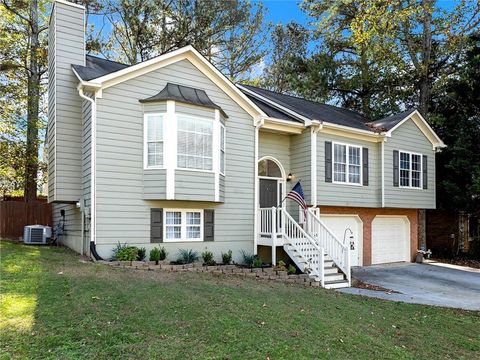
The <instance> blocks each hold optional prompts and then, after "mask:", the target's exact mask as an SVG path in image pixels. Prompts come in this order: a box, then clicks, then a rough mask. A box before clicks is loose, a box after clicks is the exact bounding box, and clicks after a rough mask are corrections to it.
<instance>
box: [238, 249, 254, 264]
mask: <svg viewBox="0 0 480 360" xmlns="http://www.w3.org/2000/svg"><path fill="white" fill-rule="evenodd" d="M241 254H242V263H243V265H246V266H253V262H254V261H255V259H256V256H255V255H253V254H251V253H247V252H245V251H243V250H242V251H241Z"/></svg>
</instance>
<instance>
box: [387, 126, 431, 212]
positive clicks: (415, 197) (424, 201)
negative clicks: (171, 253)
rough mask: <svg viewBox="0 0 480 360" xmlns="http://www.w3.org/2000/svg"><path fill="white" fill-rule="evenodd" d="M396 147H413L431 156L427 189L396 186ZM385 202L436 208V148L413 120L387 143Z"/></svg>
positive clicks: (418, 207) (396, 132) (410, 148)
mask: <svg viewBox="0 0 480 360" xmlns="http://www.w3.org/2000/svg"><path fill="white" fill-rule="evenodd" d="M393 150H399V151H410V152H414V153H419V154H422V155H427V157H428V160H427V162H428V189H408V188H401V187H394V186H393ZM385 206H386V207H394V208H417V209H435V206H436V204H435V151H434V150H433V147H432V144H431V143H430V141H429V140H428V139H427V138H426V137H425V135H423V133H422V132H421V131H420V129H419V128H418V127H417V125H415V123H414V122H413V120H407V121H406V122H405V123H403V124H402V125H401V126H400V127H399V128H398V129H396V130H394V131H393V133H392V137H391V138H388V139H387V142H386V143H385Z"/></svg>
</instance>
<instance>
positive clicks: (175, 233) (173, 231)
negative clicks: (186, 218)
mask: <svg viewBox="0 0 480 360" xmlns="http://www.w3.org/2000/svg"><path fill="white" fill-rule="evenodd" d="M165 232H166V234H165V236H166V238H167V239H181V238H182V227H181V226H166V231H165Z"/></svg>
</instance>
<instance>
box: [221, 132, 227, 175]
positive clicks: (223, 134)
mask: <svg viewBox="0 0 480 360" xmlns="http://www.w3.org/2000/svg"><path fill="white" fill-rule="evenodd" d="M225 135H226V133H225V126H224V125H220V174H222V175H225V145H226V136H225Z"/></svg>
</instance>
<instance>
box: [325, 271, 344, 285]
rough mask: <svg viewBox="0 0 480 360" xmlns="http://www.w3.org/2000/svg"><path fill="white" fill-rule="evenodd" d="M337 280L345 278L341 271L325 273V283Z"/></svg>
mask: <svg viewBox="0 0 480 360" xmlns="http://www.w3.org/2000/svg"><path fill="white" fill-rule="evenodd" d="M337 280H345V276H344V275H343V273H331V274H325V283H327V282H332V281H337Z"/></svg>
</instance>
